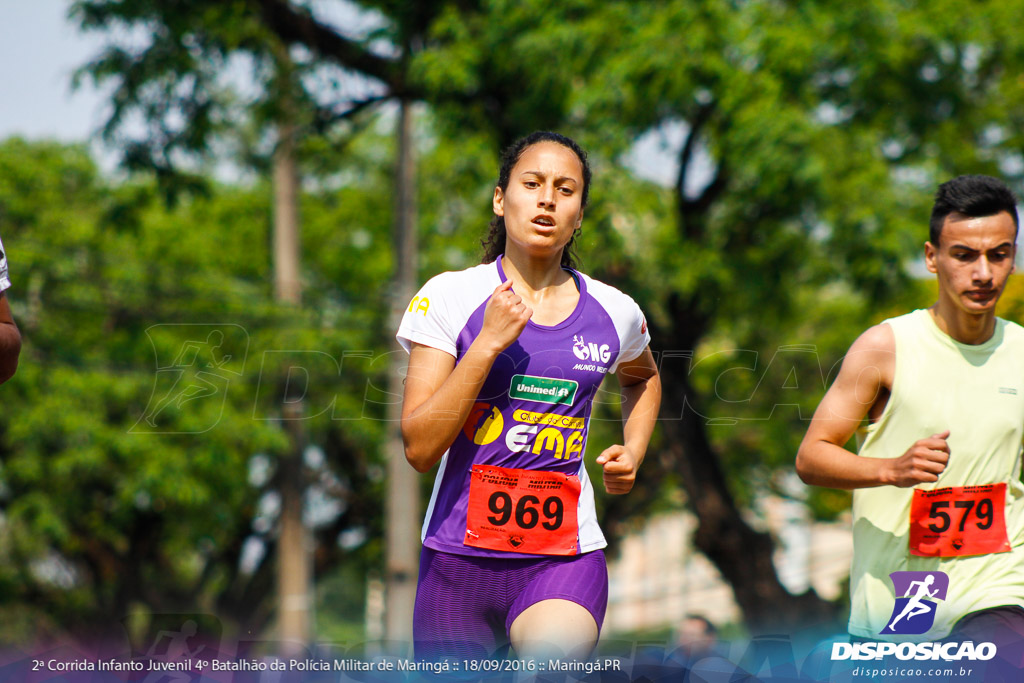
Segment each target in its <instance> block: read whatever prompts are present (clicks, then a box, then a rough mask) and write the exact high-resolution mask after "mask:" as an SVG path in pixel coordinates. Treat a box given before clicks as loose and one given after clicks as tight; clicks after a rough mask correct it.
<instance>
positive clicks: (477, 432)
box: [462, 403, 505, 446]
mask: <svg viewBox="0 0 1024 683" xmlns="http://www.w3.org/2000/svg"><path fill="white" fill-rule="evenodd" d="M504 428H505V420H504V419H502V417H501V411H500V410H498V409H497V408H495V407H494V406H492V405H491V404H490V403H474V404H473V409H472V410H470V411H469V417H468V418H466V424H465V425H463V427H462V433H463V434H465V435H466V438H467V439H469V440H470V441H472V442H473V443H475V444H476V445H477V446H485V445H487V444H489V443H491V442H492V441H494V440H495V439H497V438H498V437H499V436H501V432H502V430H503V429H504Z"/></svg>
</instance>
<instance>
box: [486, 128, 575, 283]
mask: <svg viewBox="0 0 1024 683" xmlns="http://www.w3.org/2000/svg"><path fill="white" fill-rule="evenodd" d="M541 142H554V143H556V144H559V145H562V146H563V147H567V148H569V149H570V150H572V151H573V153H575V154H576V158H578V159H579V160H580V166H582V167H583V196H582V197H581V198H580V209H585V208H587V198H588V197H589V196H590V162H589V161H588V160H587V153H586V152H584V151H583V148H582V147H580V146H579V144H577V142H576V141H575V140H573V139H572V138H570V137H566V136H565V135H561V134H560V133H553V132H551V131H549V130H538V131H534V132H532V133H530V134H529V135H527V136H525V137H521V138H519V139H518V140H516V141H515V142H513V143H512V144H511V145H509V146H508V147H506V148H505V151H504V152H502V153H501V169H500V170H499V171H498V187H500V188H501V191H502V192H505V191H506V190H508V183H509V180H510V179H511V177H512V169H513V168H514V167H515V165H516V162H517V161H519V159H520V157H522V156H523V153H524V152H525V151H526V150H527V148H529V147H531V146H532V145H536V144H538V143H541ZM575 241H576V235H575V233H574V234H573V236H572V237H571V238H570V239H569V243H568V244H566V245H565V249H563V250H562V265H563V266H565V267H567V268H576V255H575V254H574V253H573V251H572V249H573V246H574V244H573V243H574V242H575ZM481 244H482V245H483V248H484V258H483V263H492V262H493V261H494V260H495V259H497V258H498V256H500V255H501V254H502V253H504V251H505V217H504V216H495V217H494V218H492V219H491V226H490V231H489V232H488V233H487V237H485V238H484V239H483V241H481Z"/></svg>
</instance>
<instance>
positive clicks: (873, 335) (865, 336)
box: [850, 323, 896, 354]
mask: <svg viewBox="0 0 1024 683" xmlns="http://www.w3.org/2000/svg"><path fill="white" fill-rule="evenodd" d="M850 351H851V352H858V353H882V354H894V353H896V335H895V334H894V333H893V331H892V327H891V326H890V325H889V323H878V324H877V325H874V326H873V327H869V328H868V329H866V330H864V332H862V333H861V335H860V336H859V337H857V339H856V340H854V342H853V344H852V345H851V346H850Z"/></svg>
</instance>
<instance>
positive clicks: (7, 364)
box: [0, 292, 21, 384]
mask: <svg viewBox="0 0 1024 683" xmlns="http://www.w3.org/2000/svg"><path fill="white" fill-rule="evenodd" d="M20 353H21V332H19V331H18V326H17V325H16V324H15V323H14V318H13V317H11V307H10V304H8V302H7V296H6V294H5V293H4V292H0V384H3V383H4V382H6V381H7V380H9V379H10V378H11V377H13V376H14V371H15V370H17V369H18V355H19V354H20Z"/></svg>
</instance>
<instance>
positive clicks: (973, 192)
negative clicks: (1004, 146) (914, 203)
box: [928, 175, 1020, 247]
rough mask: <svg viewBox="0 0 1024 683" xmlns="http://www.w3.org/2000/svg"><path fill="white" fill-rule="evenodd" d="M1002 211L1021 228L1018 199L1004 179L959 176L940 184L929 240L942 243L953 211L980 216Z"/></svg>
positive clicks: (935, 244) (1015, 225) (930, 223)
mask: <svg viewBox="0 0 1024 683" xmlns="http://www.w3.org/2000/svg"><path fill="white" fill-rule="evenodd" d="M1003 211H1005V212H1006V213H1008V214H1010V216H1011V217H1012V218H1013V227H1014V228H1015V229H1019V228H1020V223H1019V222H1018V218H1017V198H1016V197H1014V196H1013V192H1010V188H1008V187H1007V186H1006V184H1005V183H1004V182H1003V181H1001V180H999V179H997V178H993V177H991V176H987V175H962V176H957V177H956V178H953V179H952V180H950V181H948V182H945V183H942V184H941V185H939V189H938V191H937V192H936V193H935V205H934V206H932V217H931V220H930V221H929V223H928V240H929V241H930V242H931V243H932V246H935V247H938V246H939V238H940V237H941V236H942V226H943V224H944V223H945V222H946V217H947V216H948V215H949V214H951V213H962V214H963V215H965V216H970V217H971V218H981V217H984V216H995V215H996V214H997V213H1002V212H1003ZM1014 234H1016V232H1015V233H1014Z"/></svg>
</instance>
